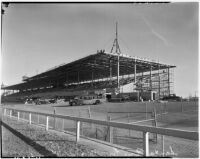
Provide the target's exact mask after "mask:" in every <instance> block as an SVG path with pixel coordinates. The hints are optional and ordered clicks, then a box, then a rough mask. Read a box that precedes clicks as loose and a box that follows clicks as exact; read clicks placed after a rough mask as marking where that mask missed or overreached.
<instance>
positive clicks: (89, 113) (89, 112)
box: [88, 107, 91, 118]
mask: <svg viewBox="0 0 200 159" xmlns="http://www.w3.org/2000/svg"><path fill="white" fill-rule="evenodd" d="M88 115H89V118H91V111H90V107H88Z"/></svg>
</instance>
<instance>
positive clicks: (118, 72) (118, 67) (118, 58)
mask: <svg viewBox="0 0 200 159" xmlns="http://www.w3.org/2000/svg"><path fill="white" fill-rule="evenodd" d="M119 87H120V86H119V54H118V56H117V88H119Z"/></svg>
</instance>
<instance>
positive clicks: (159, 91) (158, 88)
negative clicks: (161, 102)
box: [158, 65, 160, 99]
mask: <svg viewBox="0 0 200 159" xmlns="http://www.w3.org/2000/svg"><path fill="white" fill-rule="evenodd" d="M158 98H159V99H160V65H158Z"/></svg>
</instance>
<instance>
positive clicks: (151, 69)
mask: <svg viewBox="0 0 200 159" xmlns="http://www.w3.org/2000/svg"><path fill="white" fill-rule="evenodd" d="M151 78H152V67H151V64H150V90H151V91H152V79H151Z"/></svg>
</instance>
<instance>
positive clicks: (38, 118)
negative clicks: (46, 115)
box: [37, 114, 40, 125]
mask: <svg viewBox="0 0 200 159" xmlns="http://www.w3.org/2000/svg"><path fill="white" fill-rule="evenodd" d="M37 117H38V118H37V120H38V122H37V123H38V125H39V124H40V115H39V114H38V115H37Z"/></svg>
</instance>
